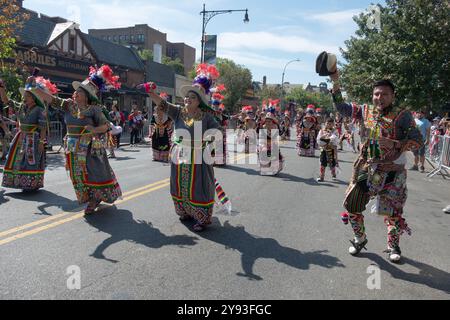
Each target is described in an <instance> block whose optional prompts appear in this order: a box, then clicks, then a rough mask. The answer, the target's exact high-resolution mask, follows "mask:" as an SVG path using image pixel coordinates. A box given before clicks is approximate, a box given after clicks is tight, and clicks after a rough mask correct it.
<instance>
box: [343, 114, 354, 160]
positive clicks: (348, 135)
mask: <svg viewBox="0 0 450 320" xmlns="http://www.w3.org/2000/svg"><path fill="white" fill-rule="evenodd" d="M344 141H347V143H348V144H349V145H350V146H351V147H352V149H353V153H357V151H356V148H355V129H354V126H353V123H352V121H351V120H350V118H349V117H345V118H344V132H343V134H342V136H341V139H340V141H339V144H340V146H341V147H343V143H344ZM342 149H343V148H341V150H342Z"/></svg>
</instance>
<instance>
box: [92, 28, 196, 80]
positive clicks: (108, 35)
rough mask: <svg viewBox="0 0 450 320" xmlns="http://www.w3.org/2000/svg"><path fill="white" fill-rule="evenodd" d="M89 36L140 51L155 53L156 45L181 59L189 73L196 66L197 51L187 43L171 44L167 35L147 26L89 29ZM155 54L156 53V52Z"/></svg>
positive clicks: (162, 51) (164, 52) (169, 54)
mask: <svg viewBox="0 0 450 320" xmlns="http://www.w3.org/2000/svg"><path fill="white" fill-rule="evenodd" d="M88 32H89V35H91V36H94V37H97V38H100V39H102V40H105V41H110V42H114V43H117V44H121V45H125V46H131V47H134V48H136V49H138V50H142V49H147V50H152V51H154V48H155V45H156V46H160V47H161V53H162V54H164V55H166V56H168V57H170V58H171V59H173V60H175V59H177V58H179V59H180V60H181V62H182V63H183V65H184V70H185V73H188V72H189V71H190V70H191V69H192V68H193V66H194V64H195V49H194V48H192V47H190V46H188V45H186V44H185V43H171V42H169V41H167V34H166V33H163V32H160V31H158V30H155V29H153V28H151V27H149V26H148V25H146V24H137V25H135V26H134V27H126V28H113V29H89V31H88ZM154 54H155V52H154Z"/></svg>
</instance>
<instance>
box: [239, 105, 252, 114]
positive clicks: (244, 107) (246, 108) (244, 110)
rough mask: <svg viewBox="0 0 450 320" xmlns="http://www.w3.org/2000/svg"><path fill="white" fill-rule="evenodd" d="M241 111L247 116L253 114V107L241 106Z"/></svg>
mask: <svg viewBox="0 0 450 320" xmlns="http://www.w3.org/2000/svg"><path fill="white" fill-rule="evenodd" d="M241 111H242V112H244V113H247V114H249V113H253V107H252V106H243V107H242V110H241Z"/></svg>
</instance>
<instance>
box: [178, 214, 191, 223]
mask: <svg viewBox="0 0 450 320" xmlns="http://www.w3.org/2000/svg"><path fill="white" fill-rule="evenodd" d="M179 219H180V221H181V222H185V221H189V220H192V217H191V216H188V215H186V216H180V218H179Z"/></svg>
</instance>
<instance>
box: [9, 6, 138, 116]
mask: <svg viewBox="0 0 450 320" xmlns="http://www.w3.org/2000/svg"><path fill="white" fill-rule="evenodd" d="M22 10H24V11H25V12H26V13H27V14H29V19H27V21H25V23H24V25H23V28H21V29H20V30H18V31H17V32H16V37H17V44H18V46H17V47H16V48H15V54H14V56H13V57H11V58H9V59H5V61H6V63H10V64H16V65H22V66H25V67H26V68H27V69H29V70H32V69H33V68H34V67H38V68H39V69H40V70H41V72H40V75H41V76H44V77H46V78H49V79H50V80H52V81H53V82H54V83H55V84H56V85H57V86H58V89H59V90H60V96H62V97H70V96H71V95H72V93H73V91H74V90H73V88H72V82H73V81H83V80H84V79H86V78H87V77H88V75H89V68H90V66H93V65H98V66H100V65H102V64H108V65H110V66H111V68H112V69H113V70H114V72H115V74H117V75H118V76H120V82H121V83H122V87H121V88H120V89H119V90H115V91H112V92H110V93H106V94H103V95H102V99H107V98H111V99H114V100H117V101H118V102H119V106H120V107H121V108H123V109H130V107H131V104H132V103H136V104H138V105H139V106H144V105H145V102H146V99H145V98H146V94H145V93H143V92H141V91H139V90H137V89H136V86H137V85H138V84H141V83H143V82H144V81H145V78H146V70H145V66H144V64H143V62H142V61H141V59H140V58H139V56H138V55H137V53H136V52H135V51H134V50H133V49H130V48H127V47H124V46H121V45H117V44H114V43H111V42H109V41H104V40H101V39H96V38H94V37H92V36H90V35H88V34H85V33H83V32H82V31H81V30H80V28H79V25H78V24H76V23H74V22H72V21H68V20H65V19H64V18H60V17H48V16H45V15H39V14H38V13H36V12H34V11H30V10H27V9H23V8H22Z"/></svg>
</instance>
